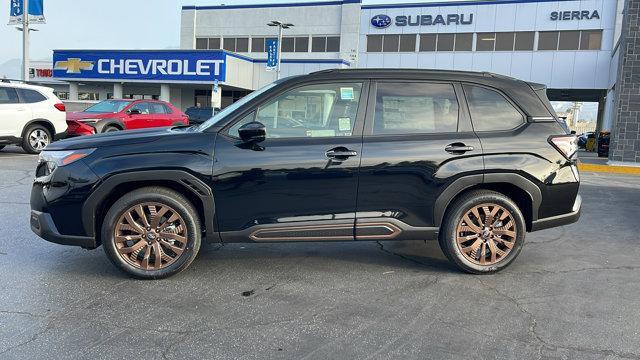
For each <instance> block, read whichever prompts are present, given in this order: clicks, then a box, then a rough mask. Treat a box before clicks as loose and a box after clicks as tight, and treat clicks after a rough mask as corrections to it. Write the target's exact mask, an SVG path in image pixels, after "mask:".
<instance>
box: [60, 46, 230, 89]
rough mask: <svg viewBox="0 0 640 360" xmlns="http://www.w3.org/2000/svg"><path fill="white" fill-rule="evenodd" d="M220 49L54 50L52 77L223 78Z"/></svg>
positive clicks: (154, 79)
mask: <svg viewBox="0 0 640 360" xmlns="http://www.w3.org/2000/svg"><path fill="white" fill-rule="evenodd" d="M226 56H227V54H226V53H225V52H223V51H216V50H213V51H191V50H188V51H177V50H171V51H54V53H53V64H54V66H53V77H54V78H60V79H78V80H81V79H96V80H99V79H104V80H145V81H163V82H167V81H168V82H172V81H173V82H194V81H195V82H197V81H202V82H213V81H214V80H218V81H224V79H225V70H226V69H225V65H226Z"/></svg>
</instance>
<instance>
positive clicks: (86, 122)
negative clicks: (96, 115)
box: [78, 119, 100, 125]
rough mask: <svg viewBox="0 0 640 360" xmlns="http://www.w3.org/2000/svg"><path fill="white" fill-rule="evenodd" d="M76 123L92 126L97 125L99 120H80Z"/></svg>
mask: <svg viewBox="0 0 640 360" xmlns="http://www.w3.org/2000/svg"><path fill="white" fill-rule="evenodd" d="M78 121H79V122H81V123H83V124H87V125H93V124H95V123H97V122H98V121H100V119H80V120H78Z"/></svg>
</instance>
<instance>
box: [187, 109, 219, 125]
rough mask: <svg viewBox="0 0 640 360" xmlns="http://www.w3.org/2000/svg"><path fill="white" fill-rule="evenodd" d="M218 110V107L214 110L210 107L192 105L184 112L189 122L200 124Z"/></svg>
mask: <svg viewBox="0 0 640 360" xmlns="http://www.w3.org/2000/svg"><path fill="white" fill-rule="evenodd" d="M218 111H219V110H218V109H215V110H214V109H213V108H212V107H197V106H193V107H190V108H188V109H187V110H186V111H185V112H184V113H185V114H187V116H188V117H189V123H190V124H202V123H203V122H205V121H207V120H209V119H211V118H212V117H213V115H215V114H217V113H218Z"/></svg>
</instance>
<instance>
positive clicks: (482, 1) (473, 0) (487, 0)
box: [361, 0, 576, 9]
mask: <svg viewBox="0 0 640 360" xmlns="http://www.w3.org/2000/svg"><path fill="white" fill-rule="evenodd" d="M562 1H576V0H461V1H447V2H445V1H437V2H423V3H401V4H371V5H362V6H361V8H362V9H397V8H421V7H440V6H465V5H470V6H471V5H501V4H524V3H541V2H562Z"/></svg>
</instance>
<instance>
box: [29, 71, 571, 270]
mask: <svg viewBox="0 0 640 360" xmlns="http://www.w3.org/2000/svg"><path fill="white" fill-rule="evenodd" d="M576 152H577V145H576V137H575V135H570V134H569V133H568V131H567V130H566V129H565V128H563V126H562V125H561V124H560V123H559V122H558V119H557V117H556V115H555V113H554V112H553V108H552V107H551V105H550V103H549V101H548V99H547V97H546V89H545V87H544V86H543V85H539V84H533V83H527V82H524V81H520V80H516V79H512V78H507V77H503V76H499V75H493V74H488V73H474V72H455V71H435V70H375V69H361V70H326V71H320V72H316V73H312V74H309V75H304V76H295V77H289V78H286V79H281V80H279V81H276V82H274V83H272V84H270V85H267V86H265V87H263V88H262V89H260V90H257V91H255V92H253V93H251V94H249V95H248V96H246V97H244V98H243V99H241V100H239V101H238V102H236V103H234V104H233V105H231V106H229V107H227V108H225V109H224V110H223V111H221V112H220V113H218V114H217V115H216V116H214V117H213V118H212V119H210V120H209V121H207V122H205V123H203V124H202V125H200V126H197V127H189V128H173V129H156V130H139V131H131V132H126V133H110V134H100V135H96V136H93V137H92V139H84V138H75V139H68V140H64V141H61V142H58V143H55V144H52V145H51V147H50V148H48V149H47V151H44V152H43V153H42V154H41V157H40V162H39V164H38V166H37V169H36V179H35V181H34V184H33V190H32V195H31V209H32V210H31V228H32V230H33V231H34V232H35V233H36V234H38V235H39V236H41V237H42V238H44V239H46V240H48V241H52V242H56V243H60V244H67V245H76V246H81V247H84V248H88V249H92V248H96V247H98V246H100V245H102V246H103V248H104V250H105V252H106V254H107V256H108V257H109V259H110V260H111V261H112V262H113V263H114V264H115V265H116V266H117V267H119V268H120V269H122V270H124V271H125V272H127V273H129V274H130V275H133V276H136V277H140V278H162V277H166V276H169V275H172V274H175V273H177V272H179V271H181V270H184V269H185V268H186V267H187V266H189V264H190V263H191V262H192V261H193V260H194V258H195V257H196V255H197V253H198V251H199V249H200V245H201V241H202V239H206V240H207V241H209V242H256V243H264V242H272V241H353V240H363V241H364V240H368V241H380V240H406V239H438V240H439V242H440V246H441V248H442V250H443V251H444V253H445V255H446V256H447V257H448V258H449V259H450V260H451V261H452V263H453V264H455V265H457V266H458V267H459V268H460V269H462V270H465V271H468V272H471V273H491V272H496V271H499V270H501V269H503V268H505V267H506V266H508V265H509V264H510V263H512V262H513V260H514V259H515V258H516V257H517V256H518V254H519V253H520V251H521V250H522V248H523V245H524V241H525V233H526V232H528V231H536V230H541V229H546V228H550V227H554V226H560V225H565V224H569V223H572V222H574V221H576V220H577V219H578V217H579V216H580V209H581V198H580V196H579V195H578V187H579V176H578V170H577V167H576V160H577V158H576ZM80 159H82V161H78V160H80ZM51 184H56V186H55V187H54V186H52V185H51ZM529 250H530V251H535V249H533V248H532V249H529Z"/></svg>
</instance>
